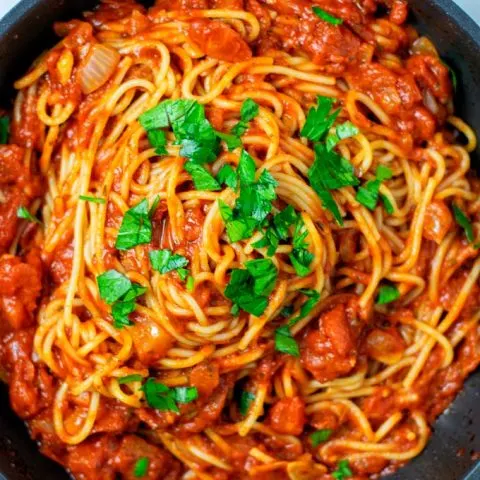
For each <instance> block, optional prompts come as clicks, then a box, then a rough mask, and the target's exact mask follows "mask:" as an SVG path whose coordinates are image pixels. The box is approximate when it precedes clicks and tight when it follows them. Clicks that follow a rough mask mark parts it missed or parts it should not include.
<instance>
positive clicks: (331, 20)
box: [312, 7, 343, 25]
mask: <svg viewBox="0 0 480 480" xmlns="http://www.w3.org/2000/svg"><path fill="white" fill-rule="evenodd" d="M312 10H313V13H314V14H315V15H316V16H317V17H319V18H321V19H322V20H325V21H326V22H328V23H330V24H332V25H341V24H342V23H343V20H342V19H341V18H337V17H334V16H333V15H330V14H329V13H328V12H326V11H325V10H323V9H321V8H320V7H312Z"/></svg>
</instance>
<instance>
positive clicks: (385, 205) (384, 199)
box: [380, 193, 395, 215]
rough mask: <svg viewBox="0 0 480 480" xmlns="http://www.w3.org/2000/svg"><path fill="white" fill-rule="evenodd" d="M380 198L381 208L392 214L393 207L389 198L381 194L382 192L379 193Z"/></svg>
mask: <svg viewBox="0 0 480 480" xmlns="http://www.w3.org/2000/svg"><path fill="white" fill-rule="evenodd" d="M380 198H381V199H382V202H383V208H385V211H386V212H387V213H388V214H389V215H392V214H393V213H394V212H395V208H393V205H392V202H391V201H390V200H389V198H388V197H387V196H386V195H383V194H382V193H381V194H380Z"/></svg>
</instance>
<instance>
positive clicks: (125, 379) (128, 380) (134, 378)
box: [117, 373, 143, 385]
mask: <svg viewBox="0 0 480 480" xmlns="http://www.w3.org/2000/svg"><path fill="white" fill-rule="evenodd" d="M142 380H143V377H142V376H141V375H140V374H138V373H132V375H126V376H125V377H120V378H118V380H117V381H118V383H119V384H120V385H124V384H126V383H132V382H141V381H142Z"/></svg>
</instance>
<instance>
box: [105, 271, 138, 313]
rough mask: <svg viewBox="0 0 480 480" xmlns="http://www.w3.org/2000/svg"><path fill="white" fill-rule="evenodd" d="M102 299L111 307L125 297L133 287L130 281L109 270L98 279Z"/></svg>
mask: <svg viewBox="0 0 480 480" xmlns="http://www.w3.org/2000/svg"><path fill="white" fill-rule="evenodd" d="M97 284H98V290H99V291H100V297H101V298H102V300H104V301H105V302H106V303H108V304H109V305H111V304H112V303H114V302H116V301H117V300H119V299H120V298H121V297H122V296H123V295H125V294H126V293H127V292H128V291H129V290H130V288H131V287H132V282H131V281H130V279H129V278H128V277H127V276H125V275H123V274H122V273H120V272H117V270H107V271H106V272H104V273H102V274H101V275H99V276H98V277H97Z"/></svg>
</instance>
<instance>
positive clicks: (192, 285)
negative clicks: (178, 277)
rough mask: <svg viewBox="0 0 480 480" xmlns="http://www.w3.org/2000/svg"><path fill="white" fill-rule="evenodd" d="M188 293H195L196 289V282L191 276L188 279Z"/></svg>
mask: <svg viewBox="0 0 480 480" xmlns="http://www.w3.org/2000/svg"><path fill="white" fill-rule="evenodd" d="M186 287H187V291H189V292H193V289H194V288H195V280H194V279H193V277H192V276H191V275H189V276H188V277H187V283H186Z"/></svg>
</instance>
